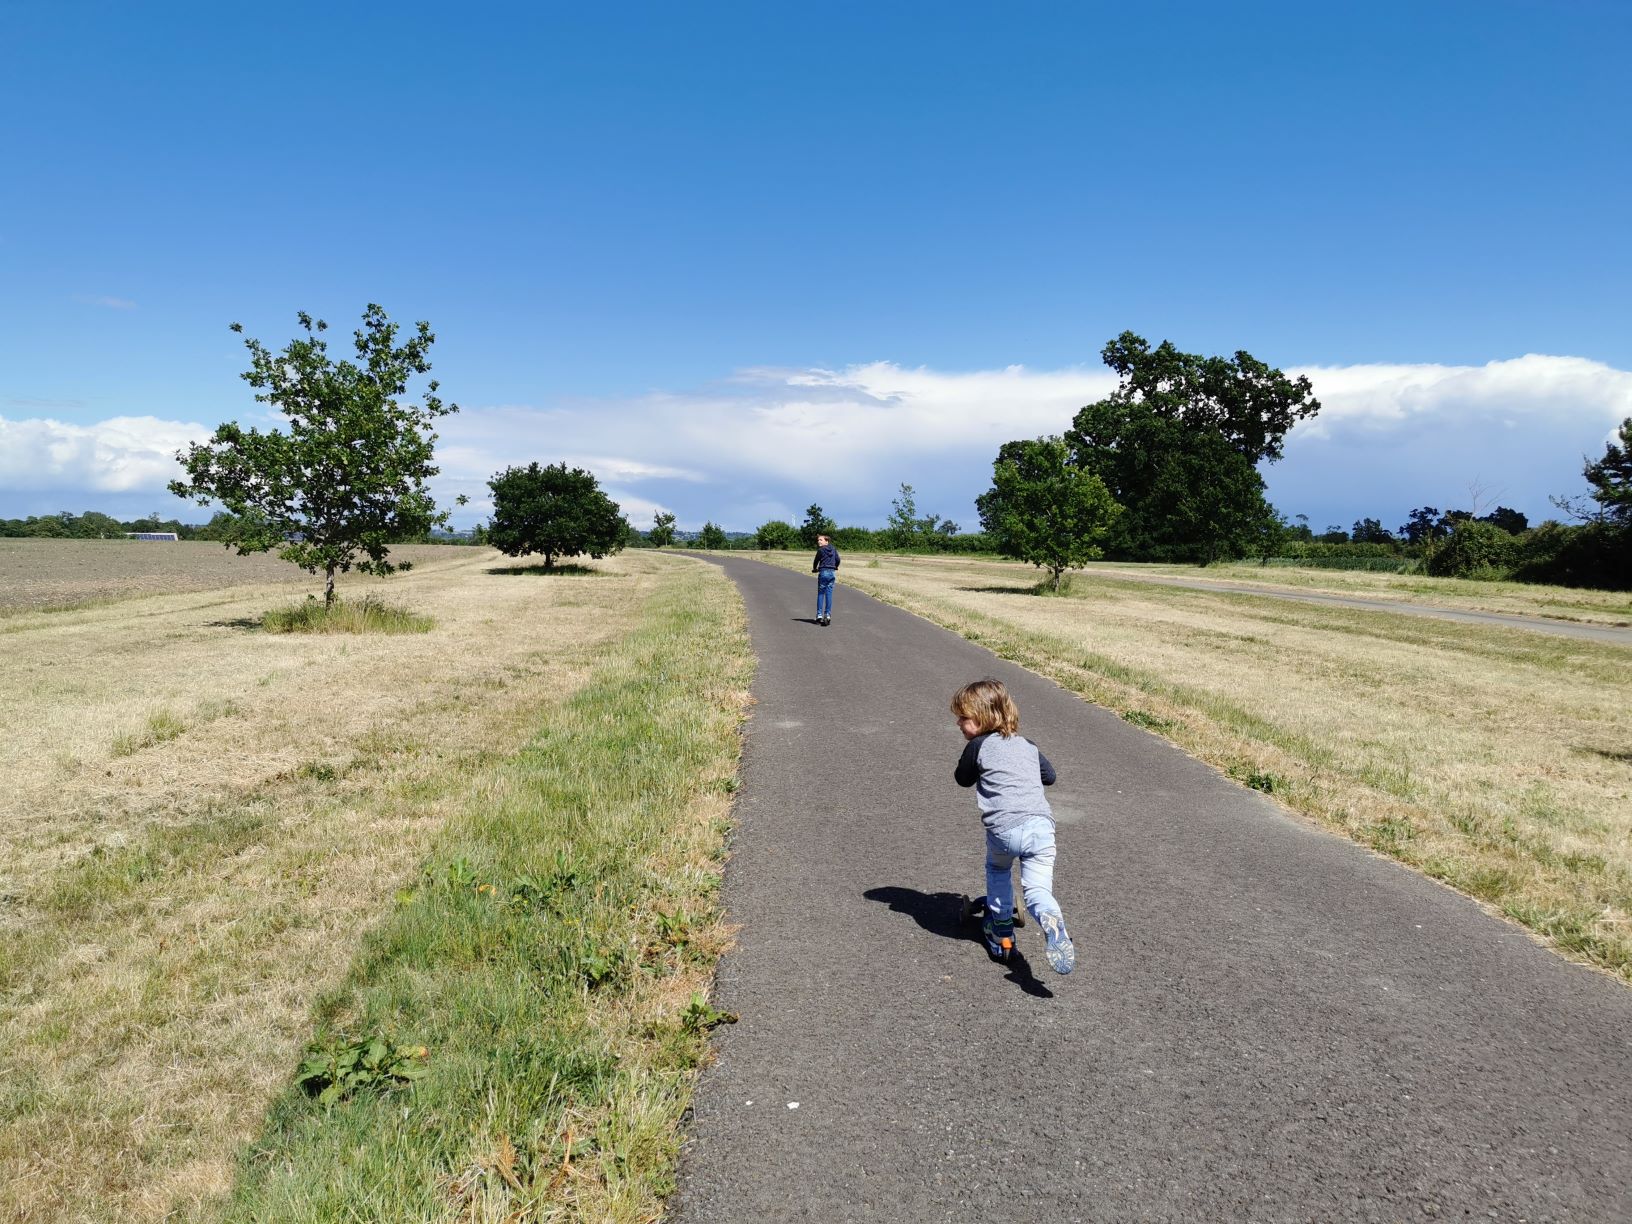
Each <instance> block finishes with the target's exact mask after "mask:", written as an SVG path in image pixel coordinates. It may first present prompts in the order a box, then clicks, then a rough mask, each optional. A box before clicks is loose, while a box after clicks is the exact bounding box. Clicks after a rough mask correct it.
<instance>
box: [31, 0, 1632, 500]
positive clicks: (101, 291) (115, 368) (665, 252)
mask: <svg viewBox="0 0 1632 1224" xmlns="http://www.w3.org/2000/svg"><path fill="white" fill-rule="evenodd" d="M1629 46H1632V6H1628V5H1625V4H1623V3H1619V2H1610V0H1603V2H1595V0H1571V2H1567V3H1566V2H1549V3H1539V2H1538V3H1511V2H1504V0H1482V2H1479V3H1420V2H1419V3H1412V4H1387V3H1374V4H1368V5H1318V4H1309V3H1307V2H1304V3H1298V4H1271V3H1243V4H1236V5H1218V4H1208V3H1194V4H1176V3H1169V4H1164V3H1148V4H1141V5H1120V6H1109V5H1099V4H1092V5H1090V4H1083V5H1074V6H1044V5H1011V6H994V5H991V4H957V3H936V4H881V3H873V4H828V3H824V4H821V5H801V6H793V5H764V4H754V5H748V4H742V5H724V4H692V5H676V4H673V3H664V4H631V5H624V6H618V7H612V6H593V5H583V4H573V5H571V6H567V5H556V4H529V5H487V4H468V5H463V6H447V5H435V6H432V5H414V4H407V3H402V4H396V5H391V6H361V5H343V6H336V5H299V4H286V5H279V6H277V7H276V8H274V9H267V8H264V7H251V8H241V7H240V8H237V9H232V10H230V11H229V7H228V6H220V5H181V4H165V5H159V6H132V5H115V4H105V5H84V4H73V3H63V4H53V5H42V4H35V3H27V4H22V3H14V2H11V0H0V55H3V62H4V63H5V66H6V68H5V72H4V73H3V74H0V114H3V115H5V116H6V121H5V122H4V124H3V125H0V155H3V161H0V165H3V166H5V167H6V173H5V174H4V175H3V176H0V515H5V516H10V515H17V514H28V513H46V512H50V511H54V510H58V509H71V510H76V511H77V510H84V509H104V510H109V511H111V512H114V513H130V514H134V513H138V512H143V511H146V510H148V509H152V508H159V509H161V510H163V511H164V512H165V513H167V514H168V513H172V512H175V511H176V510H179V509H181V506H180V505H179V504H178V503H176V502H175V501H174V500H173V499H171V498H170V497H169V496H168V495H167V494H165V493H164V492H163V486H164V483H165V480H166V479H167V478H168V475H169V474H170V467H171V466H172V465H171V464H170V460H169V455H170V454H171V453H172V452H173V451H174V450H175V449H176V447H177V446H179V445H181V444H182V443H183V442H185V441H186V440H187V439H189V438H192V437H198V436H202V434H204V433H207V432H208V430H210V429H212V428H213V427H214V426H215V425H216V424H217V423H219V422H220V421H223V420H228V419H239V420H243V421H245V422H246V423H247V422H249V421H251V420H256V419H258V414H260V413H261V412H262V411H263V410H262V409H261V406H259V405H257V404H255V403H254V401H253V400H252V399H251V395H250V391H249V389H248V388H247V387H246V386H245V385H244V384H243V383H242V382H241V381H239V380H238V378H237V374H238V373H239V372H240V371H241V370H242V369H243V368H244V367H245V364H246V363H245V359H244V354H243V350H242V348H241V346H240V343H239V341H238V339H237V338H236V337H234V336H232V335H231V334H230V333H229V332H228V331H227V324H228V323H229V322H232V321H235V320H237V321H241V322H243V323H244V325H245V327H246V329H247V330H248V331H249V332H250V333H251V334H253V335H257V336H259V337H260V338H261V339H263V340H265V341H266V342H268V343H269V344H273V345H281V344H282V343H283V342H284V341H286V340H287V339H288V338H290V337H291V336H292V335H293V334H294V330H295V326H294V324H295V319H294V316H295V312H296V311H297V310H302V309H304V310H308V311H311V312H312V313H314V314H317V315H320V316H322V317H324V318H327V319H328V320H329V321H330V323H331V324H333V325H334V326H335V327H336V328H337V329H338V330H339V332H340V335H341V336H345V335H346V334H347V333H348V332H349V329H350V327H351V326H352V325H353V324H354V323H355V321H356V319H357V318H358V316H359V314H360V312H361V309H362V307H363V305H364V304H365V303H366V302H369V301H377V302H380V303H381V304H382V305H384V306H385V307H386V309H387V310H388V311H389V312H390V313H391V315H392V316H393V317H394V318H397V319H399V320H402V321H405V322H406V321H411V320H414V319H420V318H424V319H429V320H430V321H431V323H432V324H433V326H434V328H435V330H436V332H437V335H438V343H437V346H436V349H435V351H434V354H433V358H434V360H435V362H436V374H437V376H438V377H439V378H440V379H441V380H442V383H443V387H444V392H445V394H447V395H448V397H449V398H451V399H453V400H455V401H457V402H458V403H459V404H460V405H461V406H462V407H463V409H464V411H463V412H462V413H461V415H460V416H459V417H456V418H452V419H450V420H449V421H447V422H446V423H445V426H444V429H443V431H442V432H443V436H444V442H445V447H444V453H443V466H444V476H443V478H442V479H441V480H439V482H438V484H437V491H438V493H439V494H442V495H447V496H451V495H452V494H453V493H455V492H461V491H463V492H468V493H471V494H473V495H476V496H477V499H478V506H479V500H480V495H481V494H482V493H483V492H484V491H485V490H484V486H483V482H484V480H485V479H486V477H487V476H488V475H491V474H492V472H494V471H495V470H497V469H498V468H500V467H502V466H505V465H506V464H508V463H513V462H527V461H529V460H533V459H537V460H540V461H546V462H547V461H554V460H557V459H566V460H569V461H572V462H578V463H583V464H585V465H587V466H590V467H592V468H593V469H594V470H596V471H597V473H598V474H600V476H601V478H602V482H603V484H604V485H606V487H607V488H608V489H609V490H610V491H612V492H613V494H614V496H616V497H618V498H619V499H620V501H622V502H623V504H624V505H625V507H626V509H628V510H629V511H630V514H631V517H632V518H634V519H635V521H636V522H637V524H639V523H644V522H649V520H650V515H651V512H652V510H653V509H654V508H657V507H662V508H665V509H670V510H673V511H674V512H675V513H676V514H677V515H678V516H679V519H680V522H681V524H682V525H683V526H698V525H700V524H701V523H702V521H703V520H704V519H705V518H712V519H714V520H716V521H719V522H722V523H724V524H725V525H726V526H728V527H732V528H742V529H751V528H752V527H754V526H755V525H757V524H758V523H759V522H761V521H763V520H764V519H765V518H769V517H773V516H790V515H791V516H797V515H798V513H799V512H800V511H802V510H803V508H804V507H805V506H806V505H808V504H809V503H810V502H812V501H817V502H820V503H821V504H822V505H824V506H825V507H826V508H827V509H828V511H829V512H830V513H832V514H833V515H834V516H835V517H837V518H838V519H839V520H840V521H841V522H856V523H880V522H882V520H883V518H884V516H885V515H886V514H887V513H888V510H889V502H890V499H891V497H892V496H893V495H894V494H895V491H896V487H897V486H898V485H899V484H900V483H901V482H903V481H905V482H908V483H911V484H913V485H914V486H915V488H916V489H917V490H918V501H919V505H920V508H921V509H923V510H934V511H936V512H938V513H940V514H943V515H949V516H951V517H952V518H954V519H957V520H959V521H960V522H963V523H965V525H966V526H970V527H973V526H974V512H973V505H972V503H973V499H974V497H975V495H976V494H977V493H979V492H980V491H981V490H982V489H983V488H985V486H986V483H987V478H988V476H989V473H990V462H991V458H992V456H993V455H994V454H995V452H996V447H997V444H998V443H1000V442H1001V441H1002V440H1004V439H1006V438H1009V437H1017V436H1027V435H1035V434H1037V433H1041V432H1059V431H1061V430H1063V429H1065V428H1066V427H1067V426H1068V425H1069V423H1070V417H1071V412H1072V409H1073V408H1074V407H1075V406H1077V405H1079V404H1080V403H1082V402H1086V400H1087V399H1089V398H1094V397H1096V396H1097V395H1099V394H1102V393H1103V390H1104V385H1105V380H1104V377H1103V370H1102V368H1101V367H1100V366H1099V363H1098V352H1099V349H1100V347H1101V346H1102V345H1103V344H1104V342H1105V341H1106V340H1107V339H1109V338H1110V337H1112V336H1114V335H1116V334H1117V333H1118V332H1120V331H1122V330H1123V329H1124V328H1131V329H1132V330H1134V331H1137V332H1139V333H1141V334H1143V335H1145V336H1147V337H1149V338H1150V339H1151V340H1152V341H1155V340H1159V339H1163V338H1167V339H1171V340H1173V341H1174V342H1175V343H1176V344H1178V345H1179V346H1180V347H1181V348H1184V349H1187V350H1189V351H1193V352H1208V353H1213V352H1224V353H1228V352H1233V351H1234V350H1236V349H1239V348H1244V349H1247V350H1249V351H1250V352H1252V353H1253V354H1254V355H1255V356H1257V357H1259V358H1261V359H1263V360H1266V361H1269V362H1271V363H1273V364H1276V365H1279V366H1282V367H1283V368H1287V369H1298V370H1302V371H1305V372H1309V373H1310V376H1311V377H1312V378H1313V379H1314V380H1315V382H1316V387H1317V391H1318V392H1319V393H1320V394H1321V396H1322V398H1323V400H1324V401H1325V402H1326V404H1327V411H1326V412H1324V413H1323V414H1322V416H1321V418H1319V419H1318V420H1317V422H1316V423H1315V425H1314V426H1300V427H1299V429H1297V430H1294V431H1293V434H1292V435H1291V436H1290V437H1289V439H1288V445H1287V454H1286V458H1285V460H1283V461H1282V463H1280V464H1279V465H1276V466H1274V467H1271V468H1268V469H1266V476H1267V477H1268V479H1269V484H1270V493H1271V497H1272V500H1274V501H1275V502H1276V504H1277V505H1278V506H1279V507H1280V508H1281V509H1282V510H1283V511H1285V512H1286V513H1288V514H1298V513H1303V514H1307V515H1308V516H1309V518H1310V520H1311V522H1312V523H1314V524H1315V525H1316V526H1324V525H1325V524H1327V523H1342V524H1345V525H1347V524H1348V523H1350V522H1352V521H1353V520H1354V519H1356V518H1358V517H1360V516H1362V515H1368V516H1375V517H1378V518H1381V519H1382V520H1383V522H1384V523H1385V525H1389V526H1393V525H1396V524H1397V523H1398V522H1400V521H1403V519H1404V516H1405V512H1406V511H1407V510H1408V509H1409V508H1410V507H1412V506H1416V505H1421V504H1424V503H1429V504H1435V505H1439V506H1441V507H1444V506H1447V505H1464V504H1467V503H1469V501H1470V500H1471V499H1472V498H1473V496H1474V494H1473V493H1472V492H1470V490H1477V491H1480V495H1481V496H1483V497H1484V498H1486V499H1487V500H1490V501H1491V502H1492V504H1494V502H1496V501H1499V502H1501V503H1504V504H1508V505H1512V506H1515V507H1517V508H1519V509H1522V510H1524V511H1526V512H1527V513H1529V514H1530V515H1531V516H1532V518H1537V519H1539V518H1540V517H1543V516H1544V515H1546V514H1547V513H1549V509H1550V508H1549V507H1548V505H1547V494H1549V493H1579V492H1580V491H1581V488H1582V483H1581V480H1580V467H1581V459H1582V456H1583V455H1584V454H1592V455H1597V454H1601V453H1602V446H1603V441H1604V439H1605V438H1607V437H1608V435H1609V433H1610V432H1611V430H1612V429H1613V428H1614V426H1615V425H1616V424H1617V423H1618V422H1619V421H1620V420H1621V419H1622V418H1623V417H1625V416H1626V415H1628V414H1632V374H1629V373H1628V371H1632V327H1629V317H1628V288H1629V286H1632V275H1629V274H1632V233H1629V231H1632V227H1629V226H1628V224H1627V220H1626V219H1627V218H1628V217H1629V216H1632V74H1629V73H1627V72H1626V71H1625V54H1626V49H1627V47H1629ZM477 512H478V507H472V509H471V510H469V511H466V512H465V513H464V514H463V515H462V516H461V517H462V518H463V520H464V521H467V522H468V521H470V520H472V519H473V518H474V517H475V516H476V514H477ZM203 514H204V511H202V510H199V509H194V510H192V511H191V512H190V513H189V515H187V516H188V517H202V516H203Z"/></svg>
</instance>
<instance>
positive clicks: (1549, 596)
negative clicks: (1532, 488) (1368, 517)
mask: <svg viewBox="0 0 1632 1224" xmlns="http://www.w3.org/2000/svg"><path fill="white" fill-rule="evenodd" d="M1084 572H1086V573H1089V574H1119V575H1123V576H1127V577H1145V576H1151V577H1162V578H1181V579H1184V580H1186V581H1192V580H1194V581H1203V582H1228V583H1251V584H1254V585H1258V586H1263V587H1267V588H1272V589H1273V588H1280V589H1282V590H1288V591H1304V592H1320V593H1323V594H1330V595H1348V596H1353V597H1355V598H1357V599H1381V600H1390V601H1394V602H1398V603H1413V604H1429V605H1434V606H1437V607H1442V608H1456V609H1465V610H1470V611H1480V612H1501V613H1506V614H1508V615H1515V616H1545V617H1551V618H1553V619H1555V620H1571V621H1581V622H1583V623H1586V624H1594V625H1632V594H1628V593H1627V592H1626V591H1588V590H1581V589H1577V588H1574V587H1555V586H1541V585H1539V584H1536V583H1532V582H1476V581H1474V580H1472V579H1465V578H1430V577H1428V576H1426V575H1422V574H1379V573H1367V572H1366V571H1363V570H1331V569H1313V568H1310V569H1299V568H1295V567H1281V566H1273V567H1271V566H1263V565H1259V564H1258V563H1256V562H1254V561H1238V562H1233V563H1229V564H1224V565H1210V566H1207V567H1206V568H1205V569H1198V568H1197V567H1196V566H1194V565H1121V564H1118V563H1116V562H1113V561H1100V562H1095V563H1094V564H1092V565H1090V566H1088V567H1087V569H1086V570H1085V571H1084Z"/></svg>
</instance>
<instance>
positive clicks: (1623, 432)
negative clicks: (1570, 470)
mask: <svg viewBox="0 0 1632 1224" xmlns="http://www.w3.org/2000/svg"><path fill="white" fill-rule="evenodd" d="M1615 436H1616V439H1617V441H1612V442H1606V443H1605V444H1604V454H1603V457H1602V458H1600V459H1597V460H1592V461H1589V462H1588V463H1587V465H1586V467H1584V468H1583V469H1582V471H1581V474H1582V475H1583V476H1585V477H1586V478H1587V483H1588V484H1589V485H1591V486H1592V492H1591V493H1589V494H1588V496H1589V497H1591V498H1592V500H1593V501H1595V502H1597V503H1598V510H1599V514H1600V516H1601V517H1602V518H1603V519H1604V520H1605V521H1606V522H1610V523H1615V524H1618V525H1620V526H1622V527H1628V528H1632V417H1627V418H1626V420H1624V421H1622V422H1621V427H1620V429H1619V430H1617V431H1616V435H1615Z"/></svg>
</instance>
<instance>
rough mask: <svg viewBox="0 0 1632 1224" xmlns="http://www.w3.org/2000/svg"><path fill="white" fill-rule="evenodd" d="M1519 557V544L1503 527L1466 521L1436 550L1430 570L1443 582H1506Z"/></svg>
mask: <svg viewBox="0 0 1632 1224" xmlns="http://www.w3.org/2000/svg"><path fill="white" fill-rule="evenodd" d="M1518 556H1519V547H1518V544H1517V542H1516V541H1515V540H1514V538H1513V537H1512V536H1511V535H1509V534H1508V533H1507V532H1505V531H1503V530H1502V529H1501V528H1500V527H1498V526H1496V525H1495V524H1494V523H1482V522H1479V521H1478V520H1476V519H1466V520H1464V521H1462V522H1459V523H1457V524H1456V526H1455V527H1453V528H1452V529H1451V531H1450V534H1449V535H1447V536H1446V537H1445V539H1444V541H1443V542H1441V543H1440V545H1439V547H1438V548H1436V549H1435V550H1434V552H1433V555H1432V556H1430V557H1429V558H1428V564H1427V569H1428V572H1429V573H1430V574H1435V575H1438V576H1439V577H1442V578H1505V577H1507V576H1508V573H1509V571H1510V570H1511V569H1512V567H1513V563H1514V561H1515V560H1516V559H1517V558H1518Z"/></svg>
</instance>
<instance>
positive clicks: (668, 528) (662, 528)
mask: <svg viewBox="0 0 1632 1224" xmlns="http://www.w3.org/2000/svg"><path fill="white" fill-rule="evenodd" d="M646 538H647V539H648V540H649V541H651V545H652V547H653V548H667V547H668V546H669V545H670V544H673V543H674V515H672V514H669V513H668V512H667V511H664V510H659V511H657V512H656V513H655V514H653V515H652V529H651V530H650V531H649V532H647V533H646Z"/></svg>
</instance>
